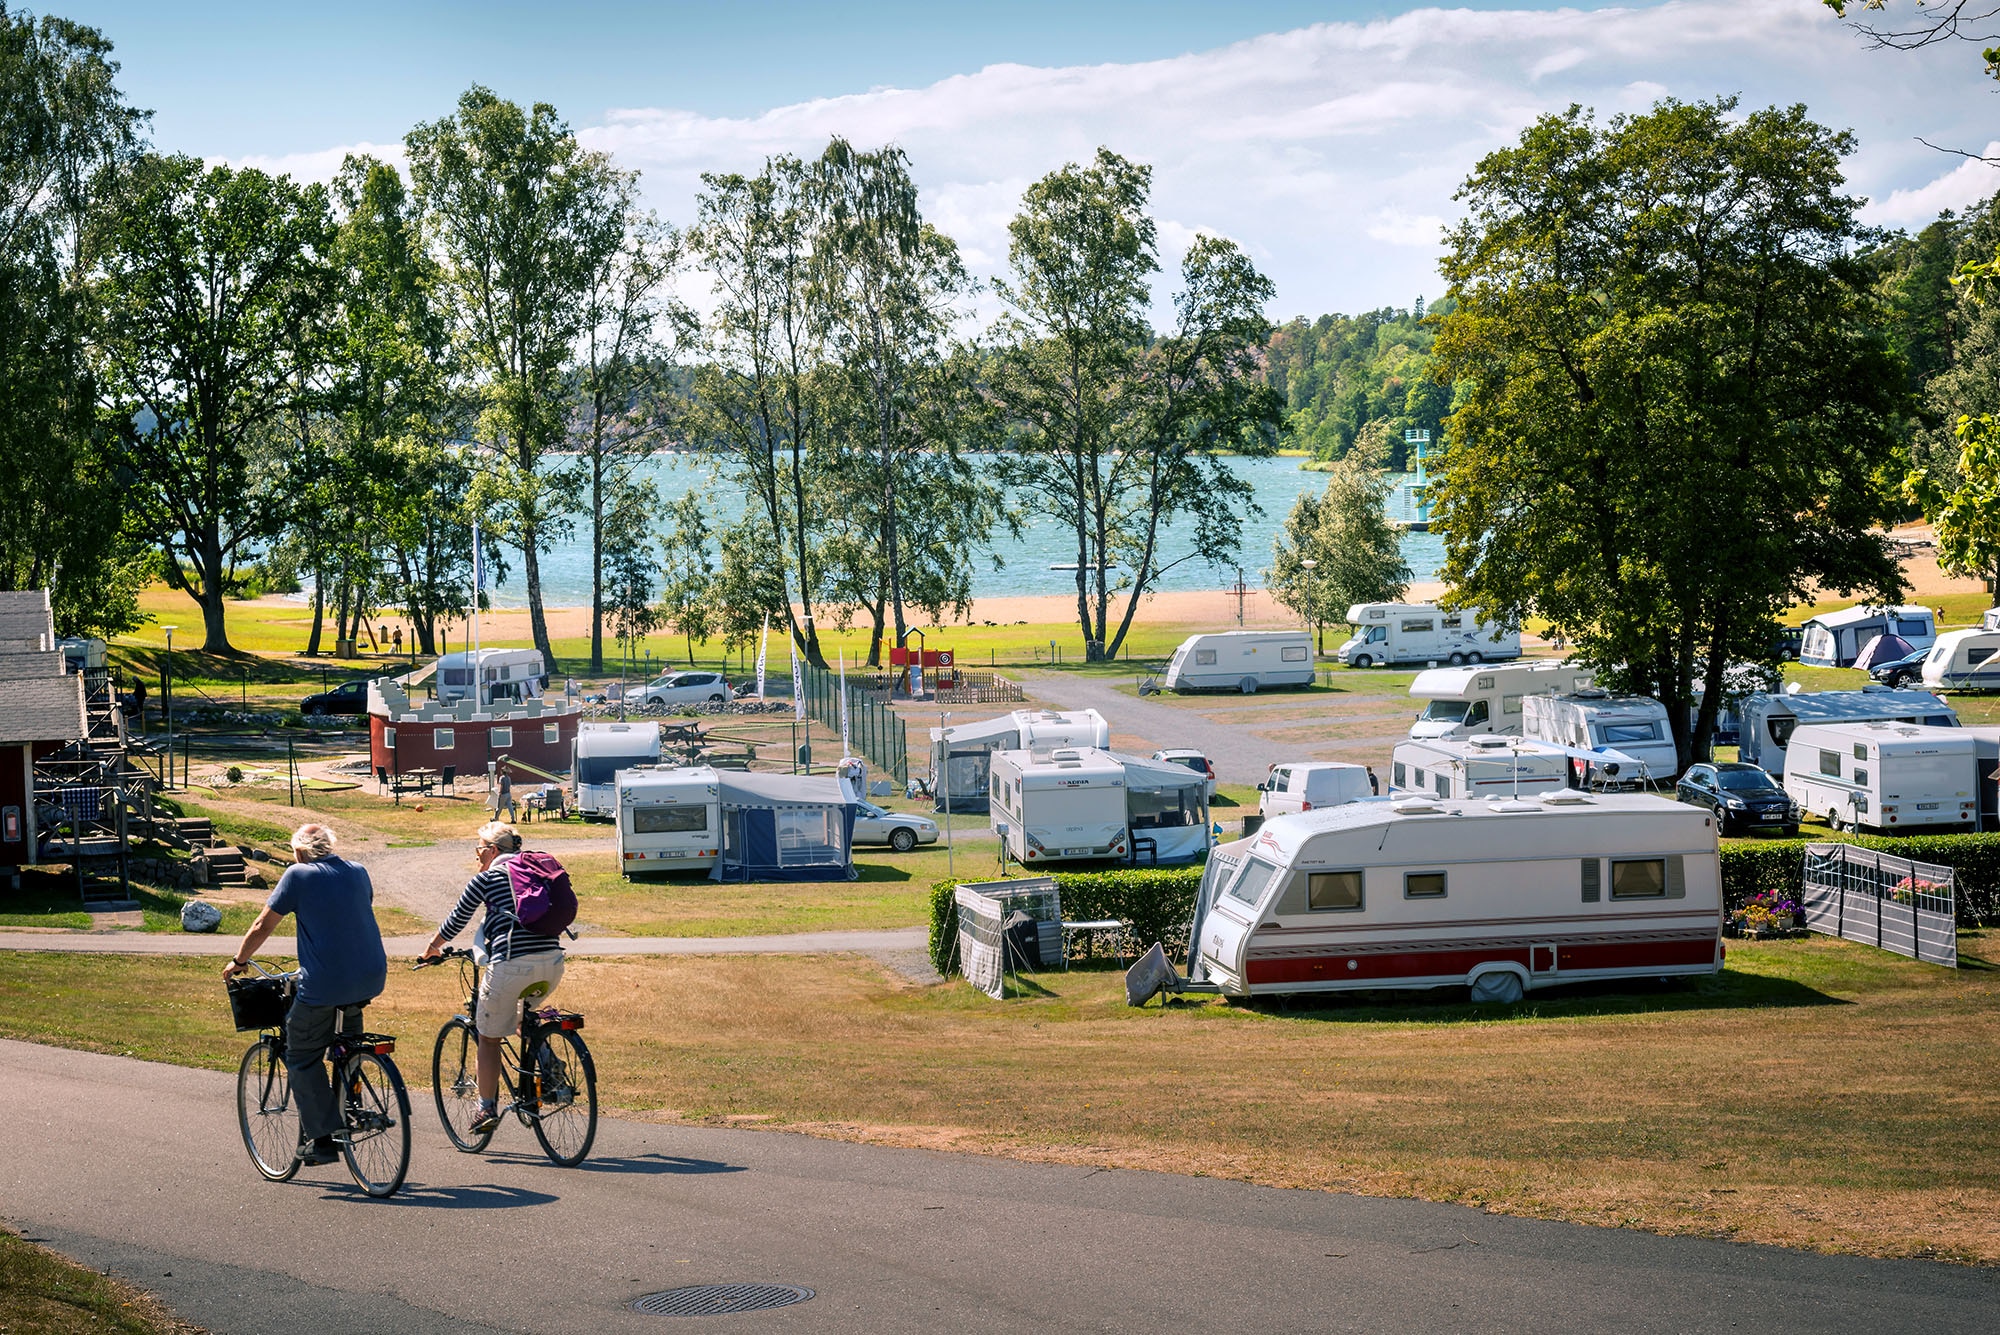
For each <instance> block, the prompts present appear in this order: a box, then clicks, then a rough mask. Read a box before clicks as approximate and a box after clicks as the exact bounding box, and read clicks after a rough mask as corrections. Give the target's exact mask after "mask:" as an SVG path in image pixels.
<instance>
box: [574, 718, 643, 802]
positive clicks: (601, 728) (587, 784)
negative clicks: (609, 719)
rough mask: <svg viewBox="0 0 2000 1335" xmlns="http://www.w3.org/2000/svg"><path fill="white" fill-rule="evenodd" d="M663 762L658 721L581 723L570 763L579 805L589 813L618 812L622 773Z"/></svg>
mask: <svg viewBox="0 0 2000 1335" xmlns="http://www.w3.org/2000/svg"><path fill="white" fill-rule="evenodd" d="M659 763H660V725H659V724H657V723H643V722H641V723H585V724H581V725H579V726H578V728H577V730H576V747H575V749H574V752H573V753H572V756H571V760H570V767H569V773H570V778H571V780H572V781H573V782H574V783H575V784H576V803H575V806H576V809H577V810H578V811H580V812H582V813H583V814H584V815H585V816H605V817H609V816H614V815H616V814H617V813H618V775H619V773H620V772H621V771H623V770H628V769H632V768H634V767H635V766H639V765H657V764H659Z"/></svg>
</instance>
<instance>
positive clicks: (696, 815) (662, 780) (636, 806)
mask: <svg viewBox="0 0 2000 1335" xmlns="http://www.w3.org/2000/svg"><path fill="white" fill-rule="evenodd" d="M617 849H618V866H619V869H620V870H621V871H623V872H624V873H625V875H626V876H628V877H629V876H631V875H632V874H633V873H634V872H655V871H661V872H664V871H705V870H707V869H708V868H710V867H713V866H714V865H715V859H716V857H717V856H718V855H719V854H720V852H721V850H722V789H721V785H720V781H719V779H718V778H717V776H716V773H715V771H714V770H713V769H712V768H710V767H709V766H707V765H698V766H690V767H680V766H672V765H651V766H645V767H641V768H635V769H627V770H621V771H619V774H618V841H617Z"/></svg>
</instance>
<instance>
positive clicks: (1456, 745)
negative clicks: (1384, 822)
mask: <svg viewBox="0 0 2000 1335" xmlns="http://www.w3.org/2000/svg"><path fill="white" fill-rule="evenodd" d="M1569 761H1570V756H1569V751H1568V750H1567V749H1566V748H1564V747H1559V746H1551V745H1549V744H1548V743H1547V742H1538V741H1535V740H1534V739H1533V738H1530V737H1498V736H1495V735H1493V734H1491V733H1486V734H1482V735H1480V736H1477V737H1466V738H1454V737H1444V738H1428V739H1426V740H1423V741H1410V742H1398V743H1396V750H1395V754H1394V755H1393V757H1392V758H1391V760H1390V763H1389V775H1390V779H1389V786H1390V791H1391V792H1392V793H1397V794H1401V793H1428V794H1430V795H1431V796H1434V797H1520V796H1527V797H1532V796H1534V795H1535V794H1537V793H1544V792H1548V791H1550V790H1552V789H1556V788H1567V787H1569Z"/></svg>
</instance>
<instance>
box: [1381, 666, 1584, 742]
mask: <svg viewBox="0 0 2000 1335" xmlns="http://www.w3.org/2000/svg"><path fill="white" fill-rule="evenodd" d="M1596 680H1597V674H1596V673H1595V672H1594V671H1593V670H1591V669H1590V668H1586V667H1571V666H1570V665H1569V664H1567V663H1556V662H1551V661H1548V660H1546V659H1544V660H1541V661H1538V662H1520V663H1500V664H1493V665H1491V666H1488V665H1485V664H1481V665H1480V666H1478V667H1441V668H1429V669H1426V670H1425V671H1423V672H1419V673H1418V674H1417V677H1416V680H1415V681H1412V682H1411V683H1410V695H1411V696H1412V697H1413V698H1414V699H1418V700H1422V701H1424V702H1425V704H1424V710H1423V712H1422V713H1421V714H1418V715H1417V721H1416V722H1415V723H1412V724H1411V725H1410V736H1411V737H1413V738H1425V737H1469V736H1472V735H1474V734H1476V733H1482V732H1497V733H1501V734H1503V735H1505V736H1509V737H1518V736H1520V735H1521V701H1522V699H1523V698H1524V697H1526V696H1530V695H1562V694H1565V693H1567V692H1569V691H1580V690H1583V689H1584V688H1585V687H1587V686H1590V685H1591V684H1592V683H1594V682H1595V681H1596Z"/></svg>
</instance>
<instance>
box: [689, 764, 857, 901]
mask: <svg viewBox="0 0 2000 1335" xmlns="http://www.w3.org/2000/svg"><path fill="white" fill-rule="evenodd" d="M716 787H717V790H718V793H719V796H720V799H721V806H722V851H721V854H720V856H718V857H717V858H716V861H715V869H714V870H713V871H712V872H710V873H709V875H710V878H711V879H712V880H717V881H849V880H853V879H854V818H855V817H856V816H857V815H858V814H860V809H859V808H858V807H856V806H855V805H854V804H853V803H851V802H849V801H847V799H846V798H845V797H844V796H843V795H842V793H841V791H840V781H839V780H838V779H834V778H826V777H820V776H815V775H805V774H752V773H748V772H739V771H722V772H720V773H718V774H717V776H716Z"/></svg>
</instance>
